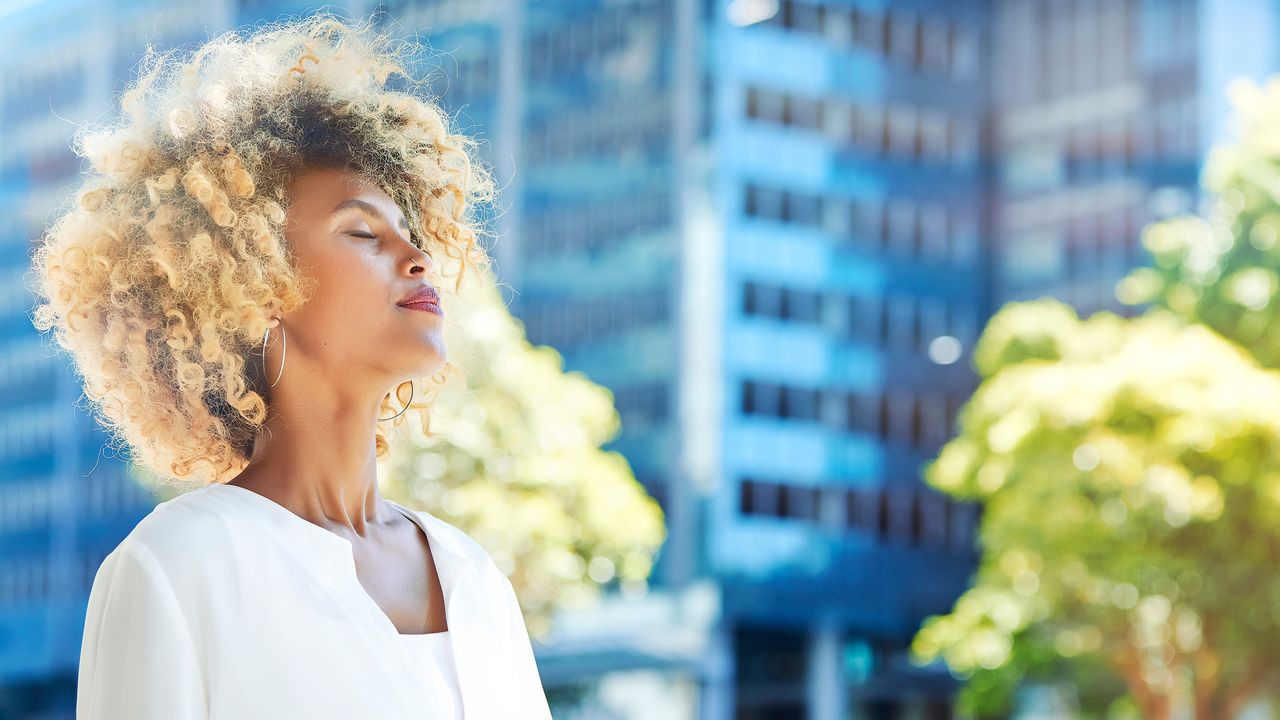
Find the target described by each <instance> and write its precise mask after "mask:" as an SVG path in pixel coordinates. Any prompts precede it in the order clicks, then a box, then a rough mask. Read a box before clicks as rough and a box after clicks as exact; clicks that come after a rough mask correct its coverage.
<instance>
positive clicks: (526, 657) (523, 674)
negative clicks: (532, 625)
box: [495, 568, 552, 720]
mask: <svg viewBox="0 0 1280 720" xmlns="http://www.w3.org/2000/svg"><path fill="white" fill-rule="evenodd" d="M495 572H497V573H498V575H499V576H501V577H502V581H503V582H502V584H503V587H504V589H505V594H506V599H507V617H508V620H509V623H508V629H509V634H510V639H511V650H512V653H513V657H514V659H515V669H516V677H515V678H514V679H513V682H514V683H515V688H514V689H515V693H514V695H515V697H518V698H520V699H521V703H522V706H521V709H522V710H523V711H524V712H525V713H526V714H524V715H521V717H522V718H538V719H539V720H541V719H543V718H545V720H552V719H551V709H550V707H549V705H548V703H547V694H546V691H545V690H544V689H543V687H542V677H541V676H540V675H539V674H538V664H537V662H536V661H535V660H534V657H533V644H532V643H531V642H530V641H529V631H528V629H527V628H526V627H525V623H524V614H523V613H522V612H521V611H520V600H519V599H518V598H517V597H516V591H515V588H514V587H512V585H511V578H509V577H507V576H506V574H504V573H503V572H502V571H501V570H497V569H496V568H495Z"/></svg>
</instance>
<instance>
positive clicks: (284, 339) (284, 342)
mask: <svg viewBox="0 0 1280 720" xmlns="http://www.w3.org/2000/svg"><path fill="white" fill-rule="evenodd" d="M270 335H271V328H267V330H266V332H264V333H262V375H263V377H266V374H267V338H268V337H269V336H270ZM280 339H281V349H280V372H278V373H276V380H275V382H273V383H271V384H270V385H268V386H267V387H275V386H276V383H278V382H280V376H281V375H284V359H285V354H286V353H287V352H288V350H289V333H287V332H286V331H285V329H284V325H283V324H281V325H280ZM411 404H413V383H409V402H407V403H405V406H404V409H402V410H401V411H400V412H398V413H396V414H395V415H392V416H391V417H389V418H378V422H384V421H386V420H395V419H396V418H398V417H400V416H401V415H403V414H404V412H405V410H408V409H409V406H410V405H411Z"/></svg>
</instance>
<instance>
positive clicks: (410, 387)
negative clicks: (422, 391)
mask: <svg viewBox="0 0 1280 720" xmlns="http://www.w3.org/2000/svg"><path fill="white" fill-rule="evenodd" d="M412 403H413V383H409V402H407V403H405V404H404V409H403V410H401V411H400V412H398V413H396V414H395V415H392V416H391V417H389V418H378V422H382V421H384V420H395V419H396V418H398V417H400V416H401V415H403V414H404V411H405V410H408V409H409V405H410V404H412Z"/></svg>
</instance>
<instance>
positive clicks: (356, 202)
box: [329, 198, 409, 230]
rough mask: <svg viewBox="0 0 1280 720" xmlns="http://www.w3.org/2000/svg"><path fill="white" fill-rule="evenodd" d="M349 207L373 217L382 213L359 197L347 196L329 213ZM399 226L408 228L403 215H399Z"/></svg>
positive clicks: (407, 222)
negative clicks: (347, 197)
mask: <svg viewBox="0 0 1280 720" xmlns="http://www.w3.org/2000/svg"><path fill="white" fill-rule="evenodd" d="M350 208H355V209H357V210H363V211H365V212H366V213H368V214H370V215H373V216H374V217H380V216H381V215H382V213H380V212H378V209H377V208H376V207H374V206H373V205H371V204H369V203H367V202H365V201H363V200H361V199H360V198H349V199H347V200H343V201H342V202H340V203H338V205H337V207H335V208H334V209H333V210H331V211H329V214H330V215H332V214H334V213H336V212H338V211H339V210H347V209H350ZM400 227H402V228H404V229H405V230H408V229H409V221H408V220H406V219H405V217H404V216H403V215H401V216H400Z"/></svg>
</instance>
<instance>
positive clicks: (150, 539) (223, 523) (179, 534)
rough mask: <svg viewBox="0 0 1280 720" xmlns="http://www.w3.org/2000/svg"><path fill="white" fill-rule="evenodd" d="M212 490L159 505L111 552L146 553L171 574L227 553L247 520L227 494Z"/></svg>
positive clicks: (190, 493)
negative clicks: (216, 555) (232, 540)
mask: <svg viewBox="0 0 1280 720" xmlns="http://www.w3.org/2000/svg"><path fill="white" fill-rule="evenodd" d="M210 489H211V488H210V487H202V488H197V489H195V490H189V491H187V492H185V493H183V494H182V495H178V496H177V497H174V498H171V499H169V500H165V501H163V502H161V503H159V504H157V505H156V506H155V507H153V508H152V509H151V511H150V512H149V513H147V515H146V516H145V517H143V518H142V520H140V521H138V523H137V524H136V525H135V526H134V527H133V529H132V530H131V531H130V532H129V534H128V535H126V536H125V538H124V539H123V540H121V542H120V544H119V545H117V546H116V549H115V550H113V551H112V554H113V555H115V554H120V553H133V554H144V555H145V556H147V557H149V558H152V559H154V561H155V563H156V565H157V567H158V568H159V569H162V570H165V571H166V574H168V573H169V572H171V571H173V570H175V569H177V568H182V567H191V566H192V565H193V564H194V565H200V564H201V562H202V561H205V560H209V559H210V556H211V555H214V554H217V553H219V552H225V550H226V549H227V548H228V547H229V541H230V540H231V539H232V538H234V537H235V536H236V535H238V534H240V531H239V530H238V528H242V527H243V526H244V524H245V522H246V519H245V518H244V516H243V513H237V512H236V508H235V507H234V506H233V505H230V504H228V503H227V502H226V498H225V497H223V496H219V495H217V494H215V493H212V492H210Z"/></svg>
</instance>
